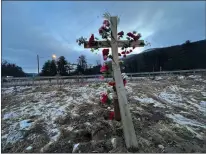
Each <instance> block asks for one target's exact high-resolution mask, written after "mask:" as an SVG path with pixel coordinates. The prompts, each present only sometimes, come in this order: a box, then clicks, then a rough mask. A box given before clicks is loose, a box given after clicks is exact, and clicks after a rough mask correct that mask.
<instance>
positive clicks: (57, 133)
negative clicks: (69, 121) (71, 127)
mask: <svg viewBox="0 0 206 154" xmlns="http://www.w3.org/2000/svg"><path fill="white" fill-rule="evenodd" d="M60 134H61V133H60V130H59V129H57V128H55V129H50V130H49V135H50V136H51V140H52V141H57V140H58V139H59V137H60Z"/></svg>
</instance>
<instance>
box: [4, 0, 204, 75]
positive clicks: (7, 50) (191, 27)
mask: <svg viewBox="0 0 206 154" xmlns="http://www.w3.org/2000/svg"><path fill="white" fill-rule="evenodd" d="M106 11H108V12H110V13H111V14H112V15H119V16H120V17H121V19H120V24H119V26H118V30H119V31H121V30H123V31H124V32H129V31H133V30H137V31H138V32H140V33H141V34H142V39H144V40H146V41H148V42H150V43H151V45H152V47H159V46H167V45H173V44H181V43H183V42H184V41H186V40H188V39H189V40H191V41H196V40H200V39H202V38H204V36H205V34H206V33H205V14H204V13H205V8H204V2H175V1H174V2H162V1H159V2H149V1H146V2H135V1H133V2H118V1H114V2H108V1H105V2H66V1H65V2H57V1H56V2H49V1H47V2H46V1H45V2H26V1H25V2H10V1H8V2H5V1H4V2H2V58H5V59H9V60H10V61H12V60H13V62H14V63H17V64H18V65H20V66H24V67H23V69H24V70H25V71H32V70H33V71H35V72H36V71H37V70H36V67H37V64H36V55H37V54H39V55H40V57H44V59H41V60H40V61H41V66H42V64H43V61H44V60H47V59H50V58H51V55H52V54H56V55H57V56H65V57H66V59H67V60H68V61H70V62H72V63H75V62H76V60H77V58H78V57H79V55H81V54H84V55H86V57H87V59H88V63H91V64H94V63H96V60H99V59H100V55H96V54H93V53H91V52H90V50H89V49H84V48H83V47H82V46H78V44H77V43H76V42H75V41H76V39H77V38H79V37H81V36H84V37H87V38H88V37H89V36H90V35H91V33H94V34H95V35H96V34H98V28H99V27H100V26H101V24H102V18H101V16H102V14H103V13H104V12H106ZM147 48H148V47H145V48H136V49H135V51H134V53H139V52H141V51H143V50H144V49H147ZM99 53H100V54H101V52H99ZM26 66H29V68H26Z"/></svg>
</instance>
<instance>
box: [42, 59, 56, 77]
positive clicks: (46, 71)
mask: <svg viewBox="0 0 206 154" xmlns="http://www.w3.org/2000/svg"><path fill="white" fill-rule="evenodd" d="M56 74H57V68H56V63H55V61H54V60H48V61H46V62H45V63H44V65H43V67H42V71H41V74H40V75H41V76H55V75H56Z"/></svg>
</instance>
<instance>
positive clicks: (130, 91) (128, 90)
mask: <svg viewBox="0 0 206 154" xmlns="http://www.w3.org/2000/svg"><path fill="white" fill-rule="evenodd" d="M125 89H126V91H127V93H128V94H132V92H133V90H132V87H129V86H125Z"/></svg>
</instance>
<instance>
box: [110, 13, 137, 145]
mask: <svg viewBox="0 0 206 154" xmlns="http://www.w3.org/2000/svg"><path fill="white" fill-rule="evenodd" d="M110 22H111V32H112V33H111V34H112V36H111V47H112V57H113V61H112V69H113V72H114V78H115V83H116V91H117V96H118V101H119V107H120V113H121V119H122V124H123V131H124V139H125V143H126V146H127V148H131V147H137V138H136V134H135V130H134V125H133V122H132V117H131V113H130V111H129V107H128V101H127V96H126V90H125V88H124V85H123V80H122V76H121V70H120V66H119V57H118V40H117V17H110Z"/></svg>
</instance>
